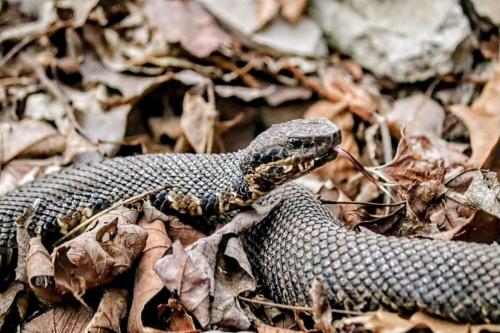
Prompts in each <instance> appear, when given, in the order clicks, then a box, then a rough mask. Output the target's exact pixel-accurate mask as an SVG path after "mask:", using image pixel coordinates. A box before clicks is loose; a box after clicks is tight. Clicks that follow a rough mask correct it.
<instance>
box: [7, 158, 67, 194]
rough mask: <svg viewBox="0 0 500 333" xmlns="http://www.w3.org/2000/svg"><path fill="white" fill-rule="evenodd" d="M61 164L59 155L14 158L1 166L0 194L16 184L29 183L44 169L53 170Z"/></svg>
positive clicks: (13, 187) (43, 171)
mask: <svg viewBox="0 0 500 333" xmlns="http://www.w3.org/2000/svg"><path fill="white" fill-rule="evenodd" d="M61 164H62V159H61V158H60V157H59V156H53V157H50V158H47V159H43V160H39V159H36V160H35V159H16V160H12V161H10V162H8V163H7V164H6V165H3V166H2V170H1V171H0V196H2V195H5V194H6V193H7V192H10V191H12V190H13V189H15V188H16V187H17V186H21V185H23V184H26V183H29V182H31V181H33V180H34V179H35V178H36V177H38V176H41V175H43V174H45V172H46V171H53V170H54V171H55V170H57V169H59V166H60V165H61Z"/></svg>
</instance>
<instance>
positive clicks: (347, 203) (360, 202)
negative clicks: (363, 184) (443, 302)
mask: <svg viewBox="0 0 500 333" xmlns="http://www.w3.org/2000/svg"><path fill="white" fill-rule="evenodd" d="M320 201H321V203H323V204H326V205H366V206H374V207H396V206H401V205H405V204H406V201H400V202H394V203H376V202H365V201H337V200H323V199H320Z"/></svg>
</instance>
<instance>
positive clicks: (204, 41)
mask: <svg viewBox="0 0 500 333" xmlns="http://www.w3.org/2000/svg"><path fill="white" fill-rule="evenodd" d="M144 12H145V14H146V16H147V17H148V19H149V21H150V22H151V23H152V24H153V25H154V26H156V27H157V28H158V30H159V31H160V32H161V34H162V36H163V38H164V39H165V41H166V42H167V43H178V42H180V43H181V45H182V47H183V48H184V49H186V51H188V52H189V53H191V54H192V55H194V56H195V57H198V58H204V57H207V56H209V55H210V54H211V53H212V52H214V51H216V50H218V49H220V48H223V47H228V46H229V45H230V43H231V36H230V35H229V34H227V33H226V32H225V31H224V30H222V29H221V28H220V27H219V26H218V24H217V22H216V21H215V20H214V18H213V17H212V16H211V15H210V14H208V13H207V12H206V11H205V9H204V8H203V6H201V5H200V4H199V3H197V2H195V1H190V0H188V1H179V0H173V1H163V0H148V1H146V5H145V7H144ZM165 13H175V15H165Z"/></svg>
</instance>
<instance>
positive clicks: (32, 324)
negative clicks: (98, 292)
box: [22, 305, 94, 333]
mask: <svg viewBox="0 0 500 333" xmlns="http://www.w3.org/2000/svg"><path fill="white" fill-rule="evenodd" d="M93 314H94V312H93V311H92V309H90V308H88V307H85V306H83V305H74V306H73V305H67V306H63V307H57V308H54V309H51V310H49V311H47V312H45V313H43V314H41V315H39V316H38V317H35V318H34V319H32V320H31V321H29V322H28V323H27V324H25V325H24V326H23V327H22V331H23V332H27V333H40V332H65V333H66V332H67V333H80V332H84V331H85V328H86V327H87V324H88V323H89V321H90V320H91V318H92V315H93Z"/></svg>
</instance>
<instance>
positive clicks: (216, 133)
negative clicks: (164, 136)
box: [180, 87, 242, 153]
mask: <svg viewBox="0 0 500 333" xmlns="http://www.w3.org/2000/svg"><path fill="white" fill-rule="evenodd" d="M208 96H209V99H208V101H206V100H205V99H204V98H203V97H202V96H201V95H200V94H199V93H196V92H187V93H186V95H185V96H184V101H183V113H182V117H181V120H180V124H181V128H182V131H183V132H184V136H185V137H186V138H187V140H188V141H189V144H190V145H191V146H192V147H193V148H194V150H195V151H196V152H197V153H213V152H216V151H221V150H223V142H222V139H221V138H220V135H221V134H222V133H223V132H225V131H227V130H228V129H229V128H231V127H233V126H234V125H236V124H237V123H238V122H239V121H240V120H241V119H242V116H240V117H236V118H234V119H233V120H230V121H227V122H220V121H219V114H218V112H217V110H216V109H215V100H214V95H213V90H212V88H211V87H210V88H209V89H208Z"/></svg>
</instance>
